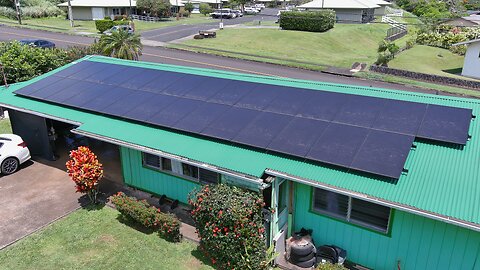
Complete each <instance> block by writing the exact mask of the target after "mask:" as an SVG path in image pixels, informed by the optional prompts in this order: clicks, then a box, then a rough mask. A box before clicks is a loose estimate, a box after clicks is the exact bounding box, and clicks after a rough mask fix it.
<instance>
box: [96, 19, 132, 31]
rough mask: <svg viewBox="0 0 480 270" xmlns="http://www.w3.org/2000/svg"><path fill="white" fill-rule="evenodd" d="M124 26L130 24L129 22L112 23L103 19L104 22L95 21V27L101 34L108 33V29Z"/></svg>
mask: <svg viewBox="0 0 480 270" xmlns="http://www.w3.org/2000/svg"><path fill="white" fill-rule="evenodd" d="M124 24H128V20H119V21H112V20H111V19H103V20H96V21H95V27H96V28H97V30H98V32H100V33H103V32H105V31H107V30H108V29H110V28H112V27H114V26H115V25H124Z"/></svg>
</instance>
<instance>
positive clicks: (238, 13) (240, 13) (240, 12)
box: [232, 10, 243, 17]
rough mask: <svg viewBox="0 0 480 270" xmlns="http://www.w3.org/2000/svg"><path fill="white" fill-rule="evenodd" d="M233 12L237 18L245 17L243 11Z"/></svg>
mask: <svg viewBox="0 0 480 270" xmlns="http://www.w3.org/2000/svg"><path fill="white" fill-rule="evenodd" d="M232 12H233V13H235V15H236V16H237V17H243V13H242V11H241V10H232Z"/></svg>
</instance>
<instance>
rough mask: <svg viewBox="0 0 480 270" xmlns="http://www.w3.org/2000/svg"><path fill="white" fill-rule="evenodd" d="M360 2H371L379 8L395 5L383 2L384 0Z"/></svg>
mask: <svg viewBox="0 0 480 270" xmlns="http://www.w3.org/2000/svg"><path fill="white" fill-rule="evenodd" d="M360 1H362V2H370V3H372V4H375V5H379V6H391V5H393V3H390V2H387V1H383V0H360Z"/></svg>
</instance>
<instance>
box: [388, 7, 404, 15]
mask: <svg viewBox="0 0 480 270" xmlns="http://www.w3.org/2000/svg"><path fill="white" fill-rule="evenodd" d="M385 15H388V16H395V17H403V9H397V8H391V7H385Z"/></svg>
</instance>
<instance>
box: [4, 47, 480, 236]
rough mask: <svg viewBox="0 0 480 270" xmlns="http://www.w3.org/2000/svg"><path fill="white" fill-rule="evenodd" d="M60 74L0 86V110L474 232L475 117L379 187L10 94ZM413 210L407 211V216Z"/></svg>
mask: <svg viewBox="0 0 480 270" xmlns="http://www.w3.org/2000/svg"><path fill="white" fill-rule="evenodd" d="M79 61H96V62H102V63H111V64H116V65H128V66H135V67H141V68H147V69H157V70H167V71H172V72H179V73H188V74H196V75H201V76H209V77H218V78H227V79H234V80H241V81H248V82H257V83H264V84H272V85H281V86H292V87H299V88H305V89H312V90H318V91H330V92H338V93H345V94H357V95H363V96H372V97H379V98H388V99H395V100H405V101H412V102H421V103H428V104H438V105H444V106H454V107H461V108H470V109H472V110H473V114H474V115H477V116H478V115H479V113H480V100H476V99H468V98H457V97H450V96H439V95H429V94H422V93H412V92H405V91H396V90H387V89H380V88H371V87H360V86H351V85H339V84H332V83H322V82H314V81H304V80H295V79H290V78H278V77H266V76H255V75H249V74H241V73H234V72H226V71H218V70H209V69H200V68H190V67H181V66H172V65H164V64H153V63H144V62H135V61H126V60H119V59H112V58H107V57H100V56H93V57H86V58H84V59H81V60H79ZM73 64H74V63H72V64H70V65H73ZM61 69H63V68H60V69H57V70H54V71H51V72H49V73H46V74H44V75H42V76H39V77H37V78H35V79H33V80H30V81H28V82H23V83H18V84H14V85H11V86H10V87H9V88H0V106H2V107H6V108H12V109H17V110H22V111H25V112H30V113H35V114H37V115H45V116H46V117H53V118H60V119H65V121H70V122H78V123H81V125H80V126H79V128H78V130H80V131H83V132H85V133H88V134H94V135H98V136H102V137H104V138H109V139H111V140H115V141H118V142H122V143H124V144H128V145H138V146H142V147H146V148H148V149H156V150H159V151H162V152H165V153H169V154H173V155H177V156H181V157H185V158H188V159H191V160H197V161H200V162H202V163H206V164H211V165H213V166H217V167H220V168H225V169H228V170H230V171H236V172H239V173H241V174H244V175H250V176H255V177H260V176H261V175H262V174H263V173H264V171H265V169H269V170H273V171H277V172H281V173H284V174H287V175H292V176H295V177H298V178H301V179H308V180H310V181H312V182H315V183H321V184H322V185H325V186H329V187H334V188H338V189H341V190H348V191H351V192H354V193H355V194H361V195H362V196H364V197H365V198H367V197H368V198H369V199H371V200H378V201H386V202H391V203H393V204H395V205H398V206H399V208H400V206H402V207H406V208H408V209H414V210H415V211H417V210H418V211H421V212H422V213H425V214H424V215H427V216H431V217H432V218H435V217H437V218H442V220H446V222H453V223H455V224H461V225H463V226H466V227H467V225H468V226H469V228H474V229H475V230H480V203H479V202H480V181H479V179H480V165H479V164H480V122H479V121H478V117H477V120H473V121H472V122H471V125H470V130H469V134H470V135H471V139H470V140H469V141H468V142H467V144H466V146H464V147H449V146H446V145H443V144H437V143H432V142H428V141H424V140H415V145H416V148H415V149H414V150H412V152H411V153H410V154H409V156H408V158H407V161H406V164H405V168H407V169H408V173H406V174H402V175H401V176H400V178H399V179H398V181H396V182H386V181H383V180H382V179H380V178H378V177H377V176H375V175H367V174H358V173H354V172H351V171H346V170H341V169H338V168H335V167H332V166H324V165H322V164H318V163H310V162H304V161H303V160H301V159H294V158H289V157H288V156H285V155H278V154H275V153H272V152H268V151H265V150H258V149H257V150H255V149H252V148H247V147H241V146H239V145H235V144H231V143H224V142H221V141H218V140H210V139H207V138H201V137H198V136H189V135H188V134H185V133H179V132H174V131H171V130H168V129H162V128H160V127H154V126H149V125H142V124H140V123H135V122H131V121H126V120H122V119H118V118H114V117H108V116H106V115H101V114H95V113H91V112H86V111H81V110H76V109H72V108H69V107H66V106H59V105H54V104H51V103H46V102H42V101H38V100H34V99H29V98H25V97H21V96H18V95H15V94H14V93H13V92H14V91H16V90H18V89H20V88H22V87H24V86H26V85H28V84H31V83H33V82H35V81H38V80H41V79H44V78H47V77H49V76H51V75H52V74H54V73H56V72H58V71H60V70H61ZM140 134H141V135H140ZM305 196H307V194H306V195H305ZM414 210H411V211H413V212H414ZM464 224H467V225H464Z"/></svg>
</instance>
